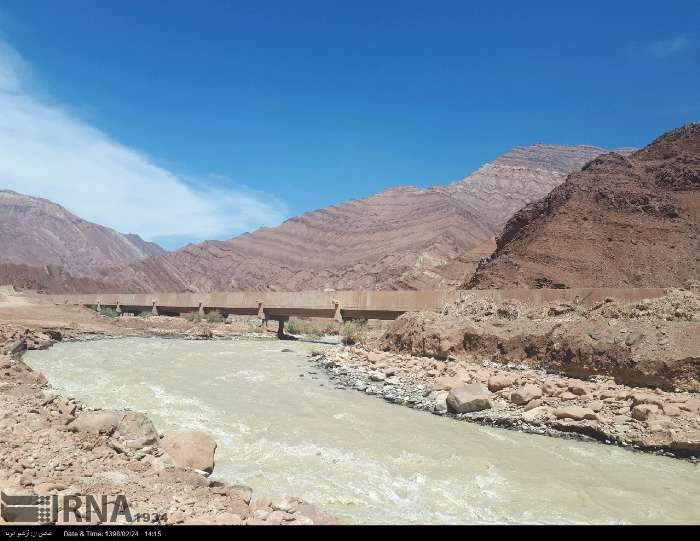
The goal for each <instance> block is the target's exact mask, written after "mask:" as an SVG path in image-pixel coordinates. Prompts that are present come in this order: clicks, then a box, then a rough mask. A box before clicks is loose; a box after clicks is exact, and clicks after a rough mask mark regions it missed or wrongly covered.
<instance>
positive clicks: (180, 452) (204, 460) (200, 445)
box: [161, 432, 216, 473]
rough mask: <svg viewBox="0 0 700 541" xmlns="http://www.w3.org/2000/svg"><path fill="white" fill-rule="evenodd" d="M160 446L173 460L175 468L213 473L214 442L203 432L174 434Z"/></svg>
mask: <svg viewBox="0 0 700 541" xmlns="http://www.w3.org/2000/svg"><path fill="white" fill-rule="evenodd" d="M161 446H162V447H163V449H164V450H165V452H166V453H168V455H170V457H171V458H172V459H173V462H174V463H175V465H176V466H178V467H180V468H189V469H196V470H202V471H204V472H207V473H211V472H213V471H214V453H215V452H216V442H215V441H214V439H213V438H212V437H211V436H209V434H205V433H204V432H174V433H173V434H168V435H167V436H166V437H165V438H163V440H162V441H161Z"/></svg>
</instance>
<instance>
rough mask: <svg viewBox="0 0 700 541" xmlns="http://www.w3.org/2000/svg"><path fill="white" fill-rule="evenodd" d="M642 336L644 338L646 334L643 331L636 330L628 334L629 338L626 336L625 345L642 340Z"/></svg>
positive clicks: (630, 345) (632, 344)
mask: <svg viewBox="0 0 700 541" xmlns="http://www.w3.org/2000/svg"><path fill="white" fill-rule="evenodd" d="M642 338H644V335H643V334H642V333H638V332H635V333H631V334H628V335H627V338H625V345H626V346H628V347H632V346H634V345H636V344H638V343H639V342H641V341H642Z"/></svg>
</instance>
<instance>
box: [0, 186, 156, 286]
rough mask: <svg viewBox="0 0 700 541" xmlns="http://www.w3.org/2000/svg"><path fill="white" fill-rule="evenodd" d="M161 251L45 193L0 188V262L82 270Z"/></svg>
mask: <svg viewBox="0 0 700 541" xmlns="http://www.w3.org/2000/svg"><path fill="white" fill-rule="evenodd" d="M162 253H164V250H163V249H162V248H160V246H157V245H156V244H153V243H150V242H146V241H144V240H143V239H141V237H139V236H138V235H124V234H122V233H119V232H117V231H115V230H113V229H109V228H108V227H103V226H101V225H97V224H94V223H91V222H88V221H86V220H82V219H81V218H78V217H77V216H75V215H74V214H71V213H70V212H68V211H67V210H66V209H64V208H63V207H61V206H60V205H57V204H55V203H52V202H51V201H47V200H46V199H40V198H37V197H30V196H27V195H22V194H19V193H17V192H13V191H8V190H0V262H3V263H14V264H20V265H22V264H24V265H28V266H30V267H40V268H41V267H44V266H45V265H53V266H57V267H63V268H64V269H65V271H66V272H68V273H70V274H73V275H84V274H87V273H90V272H91V271H93V270H94V269H96V268H98V267H102V266H109V265H124V264H126V263H132V262H134V261H137V260H139V259H143V258H145V257H149V256H154V255H159V254H162Z"/></svg>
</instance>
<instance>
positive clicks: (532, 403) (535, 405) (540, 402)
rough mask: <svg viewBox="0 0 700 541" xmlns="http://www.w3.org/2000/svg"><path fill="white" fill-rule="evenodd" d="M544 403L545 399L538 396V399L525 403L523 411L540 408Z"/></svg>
mask: <svg viewBox="0 0 700 541" xmlns="http://www.w3.org/2000/svg"><path fill="white" fill-rule="evenodd" d="M543 404H544V401H543V400H542V399H540V398H538V399H536V400H530V402H528V403H527V404H525V407H524V408H523V411H530V410H533V409H535V408H539V407H540V406H542V405H543Z"/></svg>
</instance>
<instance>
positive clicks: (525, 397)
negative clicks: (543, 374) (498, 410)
mask: <svg viewBox="0 0 700 541" xmlns="http://www.w3.org/2000/svg"><path fill="white" fill-rule="evenodd" d="M541 396H542V390H541V389H540V388H539V387H538V386H537V385H534V384H532V383H526V384H525V385H523V386H522V387H520V389H517V390H516V391H513V392H512V393H511V395H510V401H511V402H513V404H518V405H520V406H522V405H523V404H527V403H528V402H530V400H534V399H536V398H540V397H541Z"/></svg>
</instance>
